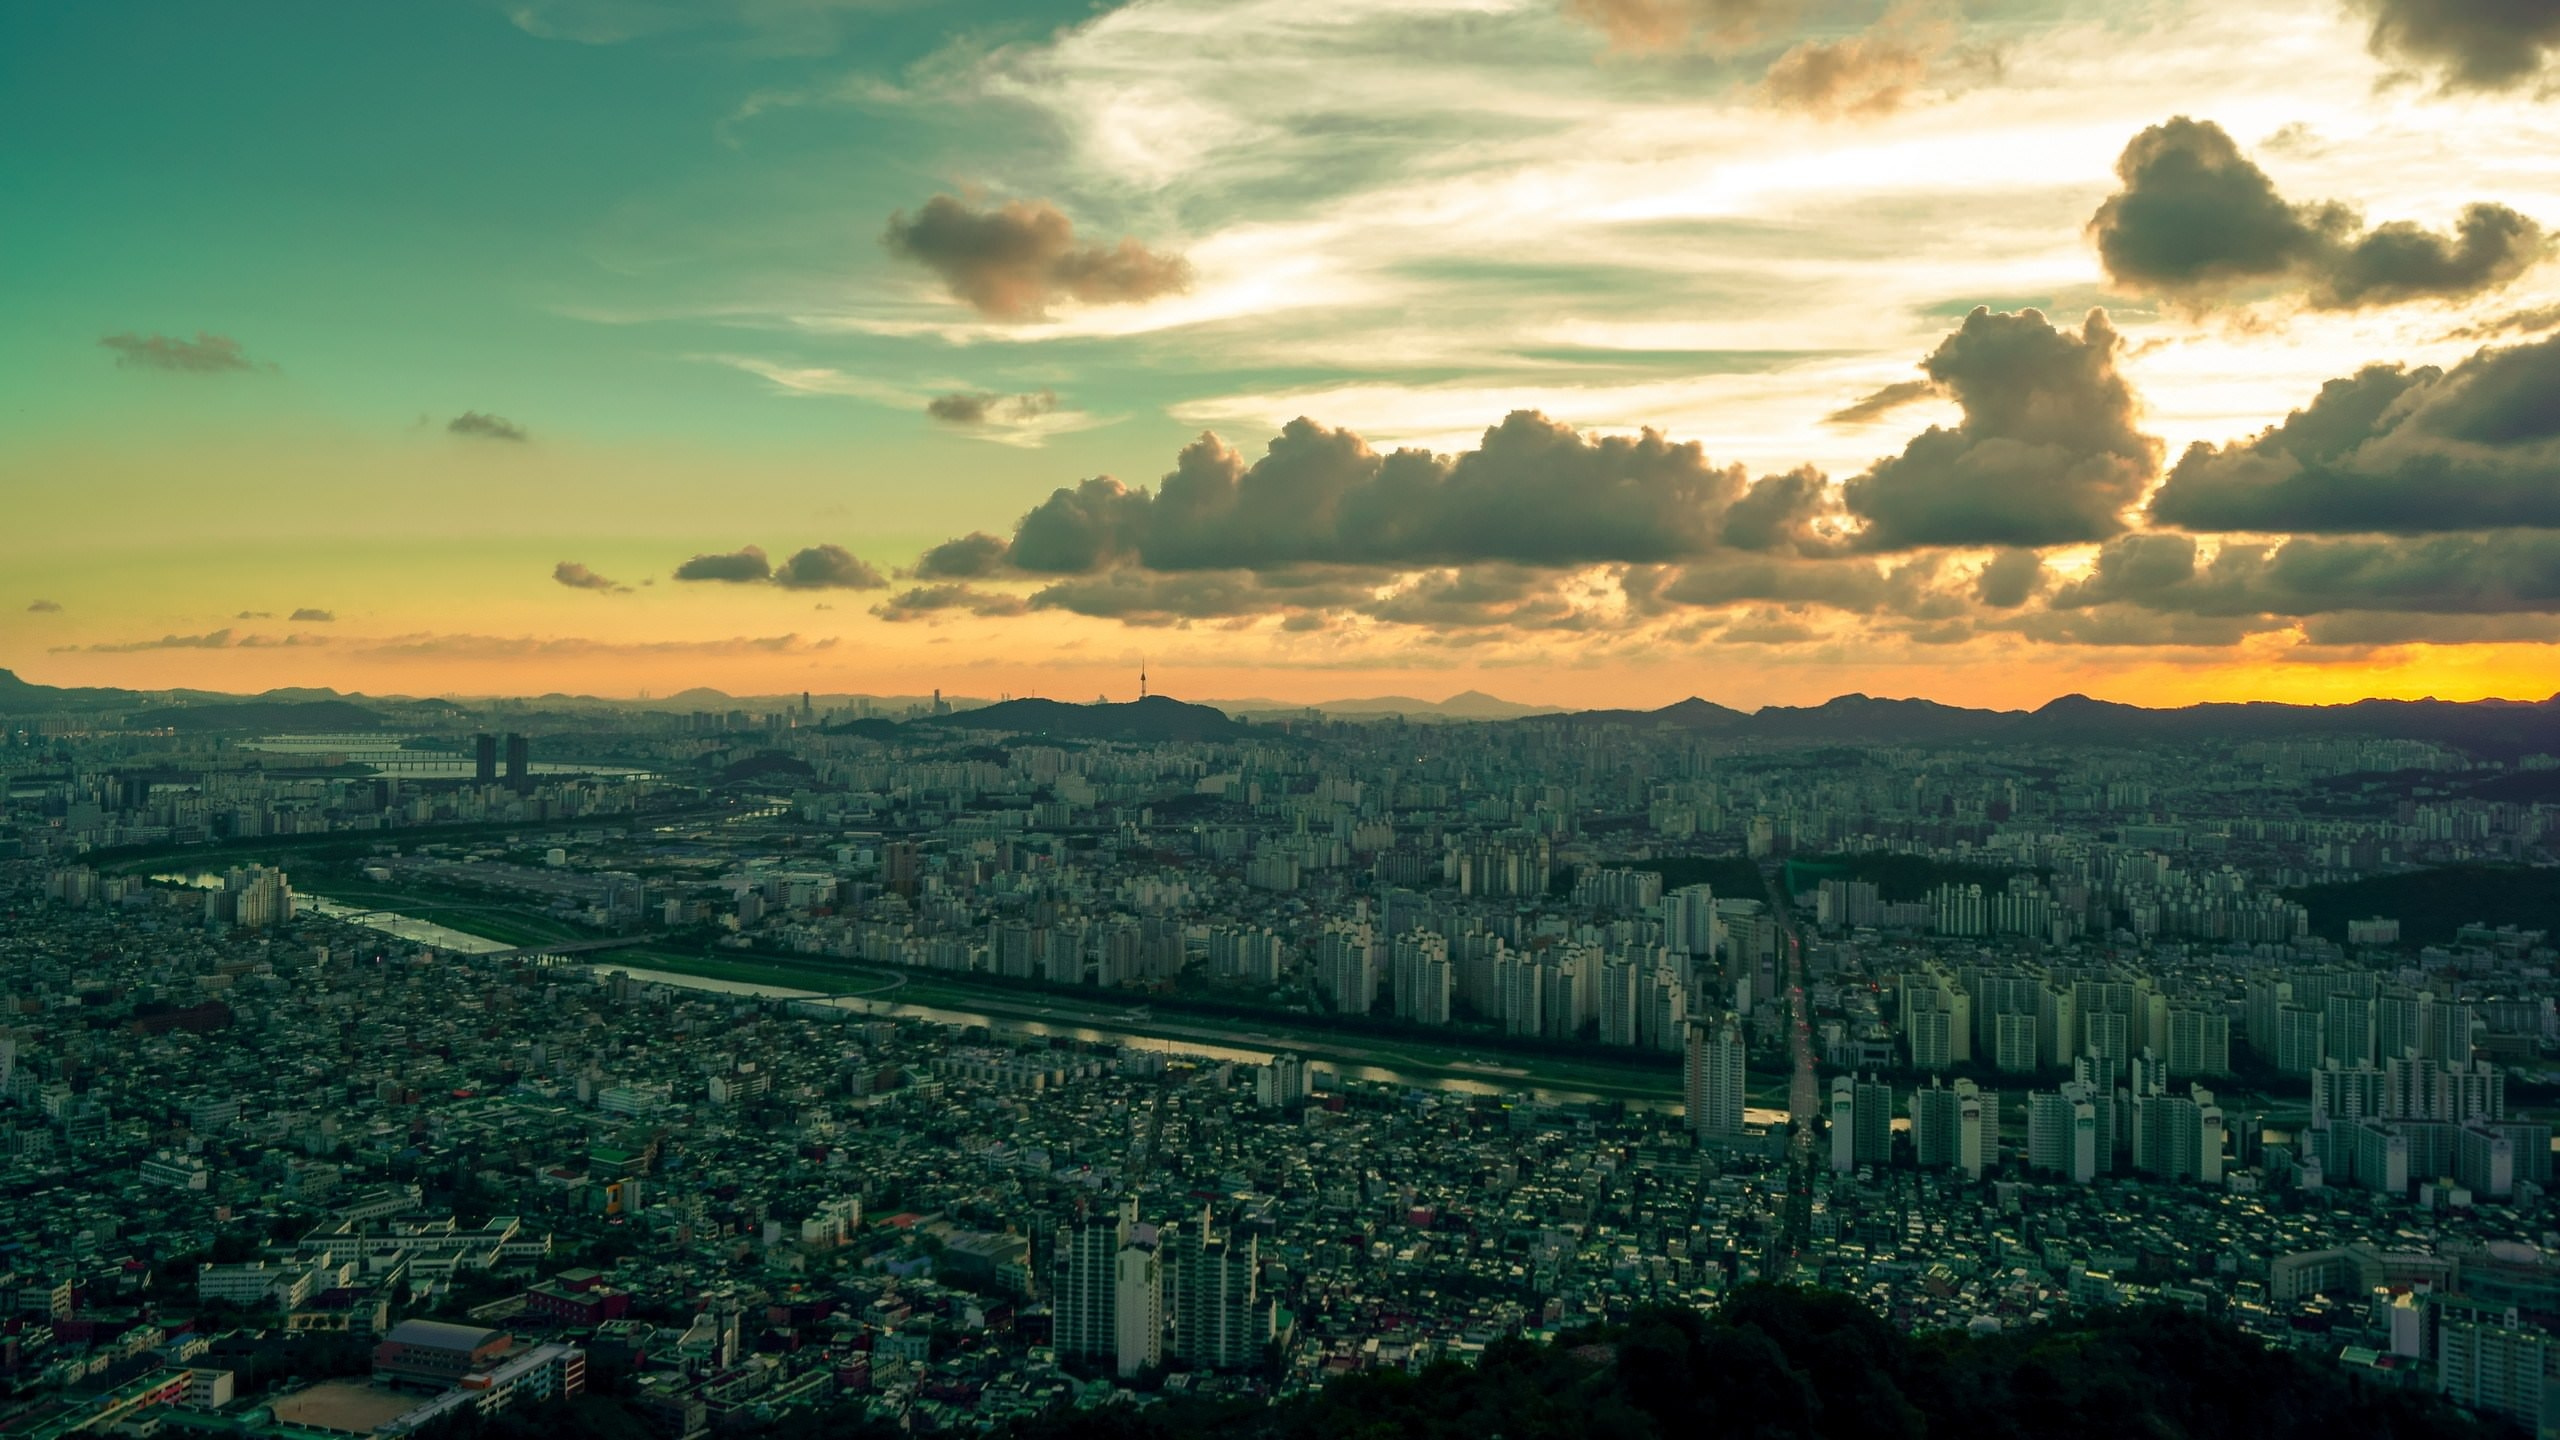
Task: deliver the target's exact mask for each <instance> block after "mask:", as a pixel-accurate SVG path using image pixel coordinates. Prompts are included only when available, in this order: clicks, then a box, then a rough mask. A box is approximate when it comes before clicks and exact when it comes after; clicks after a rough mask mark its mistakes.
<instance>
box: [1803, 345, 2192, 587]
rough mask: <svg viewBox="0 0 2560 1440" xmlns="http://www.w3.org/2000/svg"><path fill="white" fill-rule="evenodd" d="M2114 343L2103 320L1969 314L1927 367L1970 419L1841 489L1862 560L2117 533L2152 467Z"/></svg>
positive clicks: (2154, 449) (2153, 448)
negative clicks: (2076, 326) (1929, 549)
mask: <svg viewBox="0 0 2560 1440" xmlns="http://www.w3.org/2000/svg"><path fill="white" fill-rule="evenodd" d="M2121 345H2122V341H2121V340H2120V339H2119V338H2118V336H2117V335H2116V332H2115V328H2114V327H2113V326H2112V325H2110V324H2108V322H2107V317H2106V315H2105V314H2104V313H2103V312H2101V311H2095V310H2093V311H2091V312H2089V316H2088V318H2087V319H2086V320H2085V321H2084V322H2082V325H2081V327H2080V331H2079V333H2077V334H2073V333H2072V332H2070V331H2066V330H2057V329H2055V328H2054V327H2053V325H2052V324H2051V323H2050V322H2048V321H2047V320H2046V319H2045V317H2044V316H2043V315H2042V314H2041V313H2039V312H2037V311H2034V310H2026V311H2021V312H2019V313H2017V314H2014V315H1995V314H1993V313H1991V312H1990V311H1989V310H1987V309H1977V310H1975V311H1974V312H1973V313H1972V314H1971V315H1969V316H1967V317H1966V318H1965V322H1964V325H1963V326H1962V327H1961V328H1960V329H1958V330H1957V331H1956V333H1955V334H1953V335H1951V336H1949V337H1948V338H1947V340H1946V341H1945V342H1944V343H1943V344H1941V345H1940V346H1939V347H1938V349H1937V351H1936V352H1935V353H1934V354H1932V355H1930V357H1929V358H1928V360H1927V362H1925V364H1924V366H1923V368H1924V369H1926V370H1927V371H1928V373H1929V377H1930V379H1932V380H1933V381H1935V382H1937V383H1938V384H1940V385H1942V386H1944V387H1946V389H1947V390H1948V391H1949V392H1950V393H1951V394H1953V395H1954V397H1955V399H1956V402H1957V403H1958V404H1959V405H1961V406H1962V407H1963V409H1964V420H1963V423H1961V424H1960V425H1958V426H1957V427H1956V428H1954V429H1952V430H1950V429H1946V428H1944V427H1941V426H1936V425H1932V426H1930V427H1929V428H1928V429H1927V430H1926V431H1924V432H1922V433H1921V434H1920V435H1919V436H1918V437H1916V438H1914V439H1913V440H1912V441H1911V443H1910V444H1909V445H1908V446H1906V447H1905V448H1904V450H1903V452H1902V454H1901V455H1899V456H1897V457H1894V458H1891V459H1887V460H1882V461H1879V462H1877V464H1876V466H1875V467H1874V468H1873V469H1871V470H1869V471H1868V472H1867V473H1866V474H1864V475H1862V476H1859V477H1857V478H1856V479H1853V480H1851V481H1849V482H1848V484H1847V485H1846V486H1845V487H1844V489H1843V493H1844V498H1845V499H1846V502H1847V505H1848V508H1849V510H1850V511H1851V512H1852V513H1854V514H1856V515H1857V516H1859V517H1860V518H1861V519H1863V520H1865V521H1866V529H1865V530H1864V531H1863V532H1862V533H1861V535H1860V536H1859V540H1860V543H1861V544H1862V545H1864V546H1865V547H1866V548H1869V549H1876V550H1894V549H1906V548H1911V547H1915V546H1924V545H2013V546H2014V545H2027V546H2044V545H2063V544H2070V543H2073V542H2076V541H2087V540H2097V539H2102V538H2104V537H2106V536H2109V535H2113V534H2115V533H2117V532H2118V531H2120V530H2122V529H2123V528H2124V522H2123V519H2122V511H2123V510H2124V509H2125V507H2126V506H2128V505H2130V504H2132V503H2133V502H2134V501H2136V500H2138V499H2140V498H2141V495H2142V491H2143V489H2144V487H2145V486H2146V485H2148V484H2149V482H2150V480H2151V477H2152V476H2153V474H2155V473H2156V472H2157V470H2158V468H2159V463H2160V442H2159V441H2157V440H2155V439H2153V438H2152V437H2150V436H2148V435H2145V434H2143V433H2141V432H2140V431H2139V430H2138V429H2137V428H2136V425H2135V404H2134V398H2133V392H2132V389H2131V387H2130V386H2128V385H2127V384H2126V383H2125V380H2124V377H2123V376H2122V375H2121V374H2119V373H2118V372H2117V370H2116V365H2115V357H2116V351H2117V350H2118V349H2119V348H2120V347H2121Z"/></svg>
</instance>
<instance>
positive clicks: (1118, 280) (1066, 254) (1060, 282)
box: [881, 195, 1191, 320]
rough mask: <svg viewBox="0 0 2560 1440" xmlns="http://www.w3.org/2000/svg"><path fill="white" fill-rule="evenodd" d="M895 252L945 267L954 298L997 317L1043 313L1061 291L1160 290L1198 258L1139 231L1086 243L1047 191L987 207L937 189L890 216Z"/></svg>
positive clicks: (1102, 299) (1086, 294)
mask: <svg viewBox="0 0 2560 1440" xmlns="http://www.w3.org/2000/svg"><path fill="white" fill-rule="evenodd" d="M881 243H882V244H884V245H886V246H888V248H889V253H890V254H892V255H895V256H897V257H898V258H899V259H902V260H912V261H914V262H915V263H917V264H919V265H922V266H924V267H925V268H926V269H928V270H931V271H932V272H933V273H935V274H936V275H939V276H941V277H942V283H943V284H944V286H946V287H947V288H948V289H949V290H950V292H951V296H952V298H953V299H955V300H959V301H962V302H964V303H966V304H967V305H969V306H970V307H971V308H973V309H975V310H976V311H977V312H978V313H979V314H981V315H984V316H986V317H988V318H989V319H991V320H1042V319H1046V318H1048V313H1049V307H1050V306H1051V305H1052V304H1054V303H1056V302H1057V301H1059V300H1061V299H1066V300H1074V301H1076V302H1078V303H1080V304H1085V305H1113V304H1122V303H1130V302H1135V301H1141V300H1153V299H1155V298H1157V297H1159V296H1163V295H1175V294H1179V293H1181V292H1182V291H1185V290H1188V289H1190V288H1191V263H1190V262H1189V261H1187V260H1185V259H1183V258H1182V257H1181V256H1179V255H1160V254H1157V253H1155V252H1154V251H1151V250H1149V249H1147V248H1146V247H1145V246H1143V245H1141V244H1139V243H1138V242H1137V241H1135V240H1132V239H1126V238H1124V239H1122V240H1121V242H1120V243H1119V244H1118V245H1108V246H1106V245H1078V244H1077V243H1076V233H1075V224H1074V222H1073V221H1070V220H1069V219H1068V218H1067V217H1066V216H1065V215H1064V214H1062V213H1060V212H1059V210H1058V208H1057V207H1056V206H1054V205H1051V204H1050V203H1049V202H1047V201H1045V200H1015V201H1010V202H1008V203H1006V204H1004V205H1002V206H999V207H997V208H995V209H992V210H980V209H976V208H974V207H972V206H971V205H970V204H969V203H968V202H966V201H964V200H960V199H957V198H955V197H953V196H949V195H936V196H934V197H933V198H932V199H931V200H928V201H926V202H925V203H924V208H922V209H921V210H918V211H917V212H916V213H915V215H914V216H913V217H912V218H910V217H909V216H908V215H907V213H906V212H905V211H903V210H901V211H899V212H898V213H897V214H895V215H892V216H890V217H889V228H888V230H887V232H886V233H885V234H883V235H882V236H881Z"/></svg>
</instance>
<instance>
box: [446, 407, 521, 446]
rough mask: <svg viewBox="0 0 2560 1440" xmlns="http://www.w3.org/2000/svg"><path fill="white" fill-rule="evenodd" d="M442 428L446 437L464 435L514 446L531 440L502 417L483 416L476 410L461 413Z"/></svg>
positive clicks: (516, 426)
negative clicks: (505, 442)
mask: <svg viewBox="0 0 2560 1440" xmlns="http://www.w3.org/2000/svg"><path fill="white" fill-rule="evenodd" d="M444 428H445V433H446V434H448V435H465V436H470V437H472V438H475V439H480V440H504V441H507V442H509V443H511V444H516V445H521V444H524V443H525V442H526V441H528V440H531V439H532V438H533V437H532V436H531V435H529V434H527V433H525V428H524V427H523V426H521V425H518V424H517V423H516V422H514V421H513V420H510V419H508V418H507V417H505V416H503V415H483V414H481V413H480V412H479V411H477V410H465V411H463V412H462V413H461V414H459V415H456V416H454V417H453V418H452V419H450V420H447V421H446V422H444Z"/></svg>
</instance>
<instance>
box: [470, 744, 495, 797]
mask: <svg viewBox="0 0 2560 1440" xmlns="http://www.w3.org/2000/svg"><path fill="white" fill-rule="evenodd" d="M471 748H472V750H473V752H474V754H473V757H472V758H473V761H474V764H473V766H472V775H473V778H475V779H477V780H478V781H479V782H480V783H481V784H483V785H494V784H496V783H497V781H498V737H497V736H495V735H474V736H472V737H471Z"/></svg>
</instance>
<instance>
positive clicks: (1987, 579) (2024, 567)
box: [1973, 550, 2045, 610]
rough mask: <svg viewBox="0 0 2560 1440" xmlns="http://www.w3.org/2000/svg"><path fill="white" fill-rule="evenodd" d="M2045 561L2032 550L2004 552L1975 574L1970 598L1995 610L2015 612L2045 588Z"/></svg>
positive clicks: (1991, 559) (1995, 556) (1993, 557)
mask: <svg viewBox="0 0 2560 1440" xmlns="http://www.w3.org/2000/svg"><path fill="white" fill-rule="evenodd" d="M2044 583H2045V570H2044V557H2043V556H2042V555H2039V554H2037V553H2036V552H2035V551H2033V550H2003V551H2001V552H2000V553H1999V554H1997V555H1994V556H1992V557H1991V558H1990V560H1988V561H1987V562H1985V563H1984V564H1983V567H1982V568H1981V569H1980V570H1977V571H1975V572H1974V576H1973V597H1974V598H1975V599H1976V600H1979V601H1981V602H1982V603H1983V604H1985V605H1988V606H1990V607H1991V608H1992V609H1995V610H2015V609H2017V608H2018V607H2019V606H2021V605H2024V604H2026V603H2027V601H2029V600H2030V599H2033V598H2034V597H2035V594H2036V592H2037V591H2039V590H2042V589H2043V588H2044Z"/></svg>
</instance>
